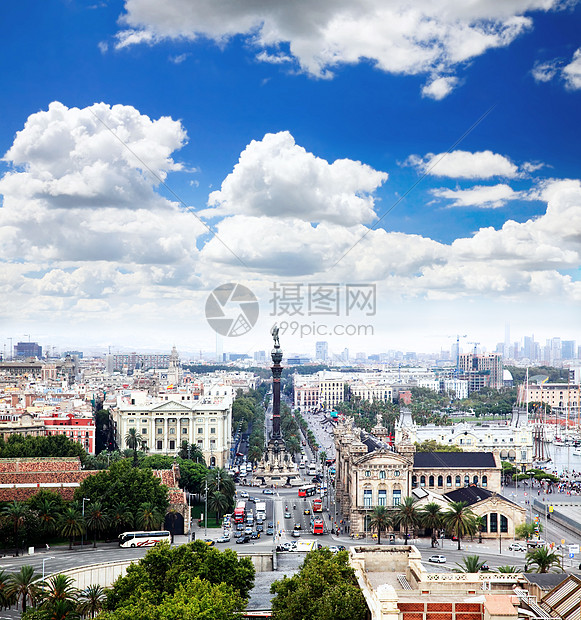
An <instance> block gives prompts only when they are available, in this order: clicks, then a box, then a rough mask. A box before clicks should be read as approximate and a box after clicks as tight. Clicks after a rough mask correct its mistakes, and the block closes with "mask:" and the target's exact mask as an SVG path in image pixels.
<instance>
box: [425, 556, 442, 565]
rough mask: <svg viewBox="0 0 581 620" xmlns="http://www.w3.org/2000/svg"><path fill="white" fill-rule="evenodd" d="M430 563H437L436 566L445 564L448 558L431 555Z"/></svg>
mask: <svg viewBox="0 0 581 620" xmlns="http://www.w3.org/2000/svg"><path fill="white" fill-rule="evenodd" d="M428 562H435V563H436V564H445V563H446V556H445V555H431V556H430V557H429V558H428Z"/></svg>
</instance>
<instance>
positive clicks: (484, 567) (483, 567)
mask: <svg viewBox="0 0 581 620" xmlns="http://www.w3.org/2000/svg"><path fill="white" fill-rule="evenodd" d="M480 570H490V566H488V564H487V563H486V562H484V564H482V566H481V567H480Z"/></svg>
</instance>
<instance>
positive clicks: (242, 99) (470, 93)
mask: <svg viewBox="0 0 581 620" xmlns="http://www.w3.org/2000/svg"><path fill="white" fill-rule="evenodd" d="M158 4H159V5H160V6H158ZM410 6H412V5H411V4H410V3H403V2H388V3H386V2H380V1H379V0H377V2H376V1H375V0H366V1H365V2H363V1H362V0H360V1H357V0H342V1H341V2H321V3H319V4H318V5H317V9H316V10H314V8H313V6H312V3H309V2H306V1H305V2H303V1H300V2H295V3H284V5H283V4H280V5H279V4H278V3H270V2H266V0H264V1H263V0H258V1H257V2H255V3H253V4H252V6H251V7H250V8H249V7H248V4H246V3H230V2H228V1H227V0H220V1H216V2H210V1H209V0H207V1H206V0H194V1H192V0H187V1H186V0H168V1H167V2H165V3H154V2H150V1H149V0H127V1H126V2H98V1H97V0H95V1H93V2H75V1H73V0H70V1H66V2H65V1H55V2H49V3H37V2H30V1H28V2H26V1H25V2H20V3H5V4H4V5H3V6H2V9H0V10H1V11H2V24H3V29H2V30H3V31H2V37H1V38H0V46H1V48H2V53H1V54H0V76H1V77H2V86H3V91H4V96H3V97H2V99H1V100H0V113H1V115H2V123H1V124H0V151H1V152H2V154H4V160H3V162H2V163H1V165H0V173H1V175H2V178H1V179H0V194H2V199H3V202H2V209H0V219H1V220H2V221H1V222H0V224H1V226H2V229H1V230H2V231H3V232H2V234H1V237H0V247H1V248H2V252H1V256H2V260H3V267H4V269H3V270H2V271H3V272H4V276H3V278H2V287H3V291H4V296H3V298H4V299H3V303H2V307H1V309H0V317H1V320H2V325H3V329H2V332H3V339H4V341H7V339H8V338H13V339H15V340H16V339H19V338H22V337H23V335H24V334H31V337H32V338H33V339H36V340H38V341H40V342H42V343H45V344H52V345H56V346H57V347H61V348H66V347H69V346H70V347H72V346H75V347H78V346H83V345H86V346H87V347H88V348H90V347H99V346H102V347H104V346H108V345H111V346H112V347H113V348H115V347H117V348H121V347H129V348H131V347H134V348H146V347H149V348H164V347H169V346H171V344H173V342H176V343H178V344H181V343H183V345H182V347H183V349H184V350H191V351H195V350H199V349H200V348H201V349H204V350H210V349H212V348H213V347H214V346H215V334H214V332H213V331H212V329H211V328H210V327H209V325H208V324H207V322H206V320H205V316H204V307H205V306H204V305H205V301H206V298H207V297H208V294H209V292H210V291H211V290H212V289H213V288H215V287H216V286H218V285H220V284H222V283H225V282H242V283H244V284H245V285H247V286H248V287H249V288H250V289H251V290H252V291H254V292H255V294H256V296H257V297H258V300H259V302H260V305H261V311H260V318H259V321H258V324H257V325H256V326H255V327H254V329H252V330H251V331H249V332H248V333H247V334H245V335H243V336H240V337H237V338H233V337H226V338H224V342H223V348H224V350H233V351H252V350H256V349H258V350H260V349H264V348H265V347H267V346H268V337H266V339H265V336H264V335H265V334H267V329H268V328H269V327H270V325H271V324H272V323H273V322H274V321H275V320H279V321H284V320H287V321H288V320H290V319H299V321H302V322H304V323H306V324H309V325H311V324H313V322H314V321H315V322H317V324H318V323H319V322H321V321H323V322H326V323H327V324H328V327H332V326H334V325H337V324H341V325H344V324H346V323H349V324H359V323H361V322H364V323H365V322H371V323H372V324H373V327H374V336H373V337H369V336H367V337H345V336H343V337H340V336H334V335H332V334H329V336H328V337H327V336H322V335H321V333H322V332H319V336H316V335H313V337H311V335H306V336H305V337H303V338H298V337H297V334H296V333H295V334H294V335H293V334H292V333H290V332H288V333H287V334H286V342H287V343H288V344H287V348H288V349H289V350H292V351H297V352H298V351H304V352H312V351H311V350H312V349H313V348H314V344H313V343H314V341H315V340H320V339H326V340H329V341H330V343H331V348H332V349H336V350H342V348H343V347H349V348H350V350H351V351H366V352H368V353H371V352H379V351H386V350H388V349H404V350H439V349H440V348H447V347H449V346H450V344H451V340H450V335H451V334H454V333H457V332H462V333H469V334H470V338H471V339H472V340H474V341H480V342H482V343H483V345H485V346H486V347H488V348H489V349H490V348H493V347H494V346H495V345H496V343H497V342H499V341H502V340H503V338H504V325H505V323H506V322H510V324H511V328H512V335H513V339H514V340H517V339H519V338H522V337H523V336H524V335H530V334H533V333H534V334H535V337H536V338H537V339H538V340H540V341H541V342H543V343H544V339H545V338H548V337H551V336H561V337H562V338H564V339H576V340H578V341H580V343H581V320H580V319H579V316H580V315H581V313H580V312H579V301H580V300H581V284H580V283H579V259H580V255H581V187H580V182H579V161H580V159H579V151H578V149H579V144H580V138H581V123H580V122H579V110H581V105H580V104H581V52H579V51H578V50H580V49H581V41H580V37H579V32H581V17H580V16H581V8H580V7H579V5H578V4H577V3H575V2H558V0H511V1H507V2H502V3H500V2H499V3H495V2H475V3H471V4H470V6H469V7H465V6H464V5H463V4H462V3H454V2H445V1H441V2H437V3H432V2H427V1H426V2H418V3H414V5H413V7H414V11H411V9H410ZM331 74H332V75H331ZM100 104H102V105H100ZM49 105H50V106H51V107H50V109H49ZM483 116H484V118H482V117H483ZM479 119H481V120H480V122H477V121H478V120H479ZM475 124H476V125H475ZM18 132H20V133H18ZM17 133H18V137H17ZM114 134H115V135H114ZM434 155H435V156H436V157H434ZM334 162H336V163H334ZM152 171H153V172H155V177H154V176H152V174H151V172H152ZM424 174H425V176H424V177H423V178H422V175H424ZM156 178H157V179H159V178H163V179H164V180H165V184H166V186H165V187H164V186H163V185H160V184H159V183H158V180H156ZM404 194H405V198H403V199H402V200H401V201H400V202H399V203H398V204H397V205H396V206H395V207H394V204H395V203H396V202H397V201H398V200H399V199H400V198H401V197H402V196H403V195H404ZM177 197H179V201H178V200H177ZM185 206H187V207H188V209H187V210H186V209H185V208H184V207H185ZM387 212H388V213H387ZM194 214H195V215H194ZM198 218H201V220H202V221H203V222H204V223H205V224H208V225H211V226H212V227H213V229H214V231H217V232H218V238H219V239H218V240H217V239H214V240H211V239H210V236H209V235H208V234H207V232H206V231H205V228H204V225H203V224H202V223H200V220H199V219H198ZM361 239H363V240H362V241H361V242H359V240H361ZM353 247H354V248H355V249H353V250H351V248H353ZM345 254H346V256H345V257H344V258H342V257H343V256H344V255H345ZM337 261H339V263H338V264H337ZM273 282H277V283H279V284H280V283H283V284H284V283H286V284H289V285H290V284H302V285H303V287H304V290H306V288H307V287H308V285H309V284H311V285H313V284H318V283H329V282H332V283H334V284H338V285H339V286H340V288H341V290H342V291H343V292H344V290H345V285H346V284H348V283H373V284H374V285H375V286H376V295H377V299H376V302H377V303H376V312H375V314H373V316H365V315H361V316H353V315H351V316H349V317H348V316H346V314H345V312H344V311H343V310H341V311H340V312H339V313H338V314H335V315H333V316H332V317H331V316H326V317H323V318H321V317H320V316H314V315H311V314H309V312H308V311H307V310H305V311H304V312H303V313H302V314H300V315H296V316H294V317H293V316H289V315H287V316H273V314H272V307H271V306H272V304H270V301H269V300H270V298H271V296H272V295H271V293H270V292H269V291H270V289H271V288H272V286H273ZM236 310H237V306H236V305H234V306H229V308H228V312H229V313H232V312H235V311H236ZM295 331H296V330H295ZM304 331H306V329H305V330H304ZM284 339H285V335H283V343H284Z"/></svg>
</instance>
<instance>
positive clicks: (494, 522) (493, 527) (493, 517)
mask: <svg viewBox="0 0 581 620" xmlns="http://www.w3.org/2000/svg"><path fill="white" fill-rule="evenodd" d="M490 531H491V532H492V533H493V534H496V533H497V532H498V514H497V513H496V512H491V513H490Z"/></svg>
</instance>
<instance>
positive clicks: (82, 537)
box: [81, 497, 91, 551]
mask: <svg viewBox="0 0 581 620" xmlns="http://www.w3.org/2000/svg"><path fill="white" fill-rule="evenodd" d="M90 501H91V500H90V498H88V497H83V528H84V527H85V523H84V521H85V502H90ZM84 537H85V530H84V529H82V530H81V551H82V550H83V543H84Z"/></svg>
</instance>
